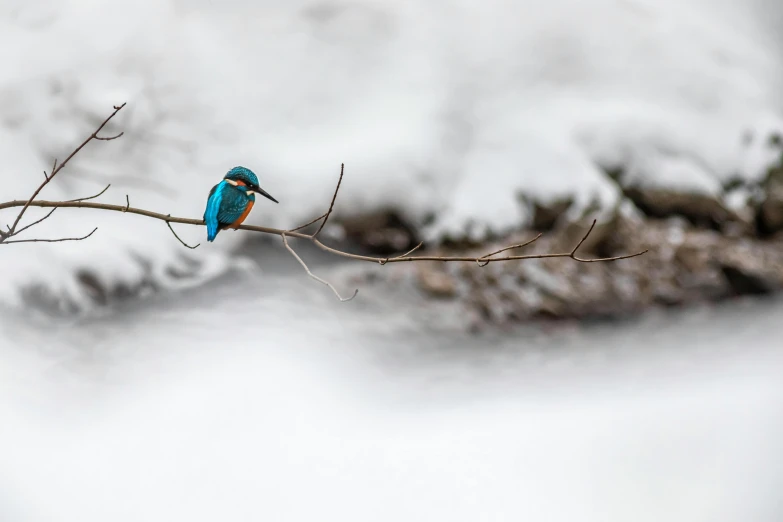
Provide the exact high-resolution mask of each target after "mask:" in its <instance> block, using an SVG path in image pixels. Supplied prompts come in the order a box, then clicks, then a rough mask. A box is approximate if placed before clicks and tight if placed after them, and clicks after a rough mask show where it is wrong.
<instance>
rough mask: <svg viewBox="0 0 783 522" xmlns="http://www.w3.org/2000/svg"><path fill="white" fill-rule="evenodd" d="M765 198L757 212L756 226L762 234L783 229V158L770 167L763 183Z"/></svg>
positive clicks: (773, 232)
mask: <svg viewBox="0 0 783 522" xmlns="http://www.w3.org/2000/svg"><path fill="white" fill-rule="evenodd" d="M762 187H763V189H764V199H763V201H762V202H761V204H760V205H759V207H758V212H757V214H756V228H757V230H758V233H759V234H760V235H762V236H769V235H772V234H775V233H776V232H779V231H781V230H783V158H781V161H780V164H779V165H777V166H776V167H773V168H772V169H770V171H769V172H768V174H767V177H766V179H765V181H764V183H762Z"/></svg>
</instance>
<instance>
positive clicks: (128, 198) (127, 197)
mask: <svg viewBox="0 0 783 522" xmlns="http://www.w3.org/2000/svg"><path fill="white" fill-rule="evenodd" d="M129 208H130V197H129V196H128V195H127V194H125V209H124V210H123V212H127V211H128V209H129Z"/></svg>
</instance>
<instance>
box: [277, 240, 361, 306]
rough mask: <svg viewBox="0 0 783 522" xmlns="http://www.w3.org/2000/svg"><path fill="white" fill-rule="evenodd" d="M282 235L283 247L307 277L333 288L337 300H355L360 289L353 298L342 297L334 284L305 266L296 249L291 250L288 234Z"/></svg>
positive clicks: (354, 292)
mask: <svg viewBox="0 0 783 522" xmlns="http://www.w3.org/2000/svg"><path fill="white" fill-rule="evenodd" d="M280 235H281V236H282V238H283V245H285V247H286V249H288V251H289V252H291V255H292V256H294V257H295V258H296V260H297V261H299V264H301V265H302V267H303V268H304V269H305V272H307V275H309V276H310V277H312V278H313V279H315V280H316V281H318V282H319V283H322V284H325V285H326V286H328V287H329V288H331V290H332V292H334V295H336V296H337V299H339V300H340V301H342V302H345V301H350V300H351V299H353V298H354V297H356V295H357V294H358V293H359V289H358V288H357V289H356V290H354V291H353V295H352V296H351V297H342V296H340V293H339V292H338V291H337V289H336V288H335V287H334V286H332V284H331V283H329V282H328V281H324V280H323V279H321V278H320V277H318V276H317V275H315V274H313V273H312V272H311V271H310V269H309V268H308V267H307V265H306V264H305V262H304V261H302V258H301V257H299V254H297V253H296V252H295V251H294V249H293V248H291V245H289V244H288V238H287V236H286V233H285V232H283V233H282V234H280Z"/></svg>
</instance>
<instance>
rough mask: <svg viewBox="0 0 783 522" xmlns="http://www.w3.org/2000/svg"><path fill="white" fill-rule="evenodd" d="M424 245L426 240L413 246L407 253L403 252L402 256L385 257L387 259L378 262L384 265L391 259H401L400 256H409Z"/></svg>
mask: <svg viewBox="0 0 783 522" xmlns="http://www.w3.org/2000/svg"><path fill="white" fill-rule="evenodd" d="M423 246H424V241H422V242H421V243H419V244H418V245H416V246H415V247H413V248H411V249H410V250H408V251H407V252H405V253H404V254H402V255H401V256H397V257H387V258H385V259H383V260H381V261H378V264H380V265H381V266H383V265H385V264H386V263H388V262H389V261H390V260H394V259H400V258H403V257H407V256H409V255H411V254H412V253H414V252H415V251H417V250H418V249H420V248H421V247H423Z"/></svg>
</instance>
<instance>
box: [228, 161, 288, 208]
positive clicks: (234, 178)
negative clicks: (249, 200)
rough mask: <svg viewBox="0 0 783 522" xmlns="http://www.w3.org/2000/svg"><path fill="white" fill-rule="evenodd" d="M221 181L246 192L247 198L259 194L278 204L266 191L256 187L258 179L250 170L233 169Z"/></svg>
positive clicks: (243, 168) (242, 168)
mask: <svg viewBox="0 0 783 522" xmlns="http://www.w3.org/2000/svg"><path fill="white" fill-rule="evenodd" d="M223 179H224V180H226V181H228V182H229V183H231V184H232V185H234V186H235V187H237V188H240V189H242V190H244V191H245V192H247V194H248V196H251V197H253V194H261V195H262V196H264V197H265V198H267V199H269V200H272V201H274V202H275V203H278V201H277V200H276V199H275V198H273V197H272V196H270V195H269V193H268V192H267V191H265V190H264V189H262V188H261V187H259V186H258V178H257V177H256V175H255V174H254V173H253V171H252V170H250V169H246V168H245V167H234V168H233V169H231V170H229V171H228V173H226V175H225V176H223Z"/></svg>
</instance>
